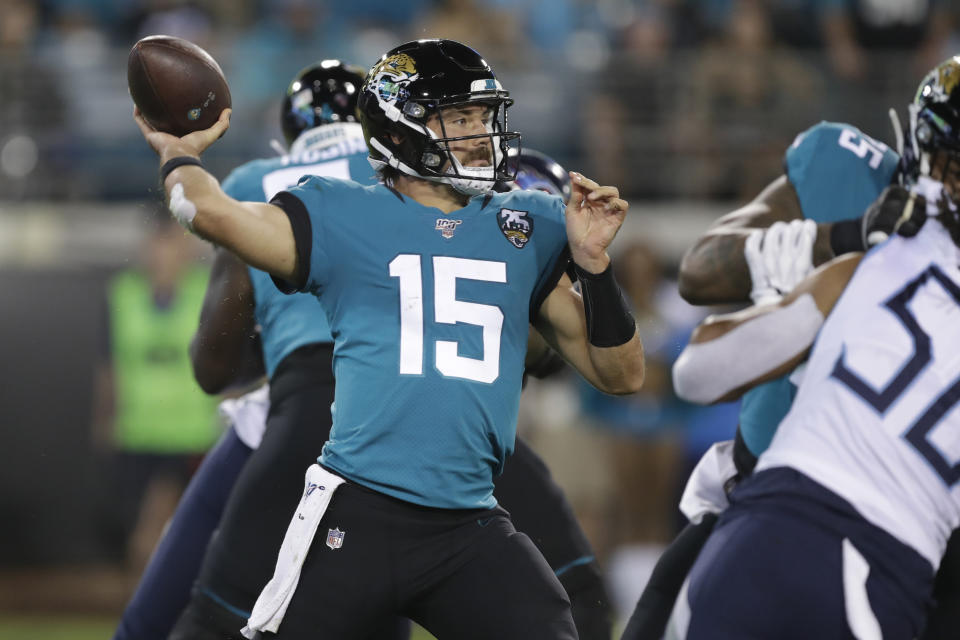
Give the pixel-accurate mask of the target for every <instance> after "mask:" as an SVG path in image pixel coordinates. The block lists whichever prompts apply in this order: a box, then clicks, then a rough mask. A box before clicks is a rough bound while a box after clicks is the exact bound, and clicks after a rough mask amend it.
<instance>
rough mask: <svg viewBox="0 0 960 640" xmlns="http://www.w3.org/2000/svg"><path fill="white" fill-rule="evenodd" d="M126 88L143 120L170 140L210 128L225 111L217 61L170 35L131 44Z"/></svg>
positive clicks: (224, 82) (226, 99) (224, 91)
mask: <svg viewBox="0 0 960 640" xmlns="http://www.w3.org/2000/svg"><path fill="white" fill-rule="evenodd" d="M127 87H128V88H129V90H130V97H132V98H133V102H134V104H136V105H137V107H138V108H139V109H140V113H141V114H142V115H143V117H144V119H145V120H146V121H147V122H148V123H149V124H150V125H151V126H152V127H153V128H154V129H157V130H158V131H165V132H167V133H172V134H173V135H175V136H185V135H186V134H188V133H190V132H192V131H199V130H201V129H208V128H210V127H211V126H212V125H213V124H214V123H215V122H216V121H217V119H218V118H219V117H220V112H221V111H223V110H224V109H226V108H227V107H229V106H230V88H229V87H228V86H227V79H226V78H225V77H224V76H223V71H222V70H221V69H220V65H218V64H217V61H216V60H214V59H213V57H212V56H211V55H210V54H209V53H207V52H206V51H204V50H203V49H201V48H200V47H198V46H197V45H195V44H193V43H192V42H190V41H188V40H184V39H182V38H175V37H173V36H148V37H146V38H143V39H142V40H140V41H138V42H137V43H136V44H135V45H133V48H132V49H131V50H130V56H129V58H128V59H127Z"/></svg>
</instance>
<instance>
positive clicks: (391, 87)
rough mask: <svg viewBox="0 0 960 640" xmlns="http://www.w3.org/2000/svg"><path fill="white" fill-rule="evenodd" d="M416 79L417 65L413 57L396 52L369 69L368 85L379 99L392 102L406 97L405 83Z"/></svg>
mask: <svg viewBox="0 0 960 640" xmlns="http://www.w3.org/2000/svg"><path fill="white" fill-rule="evenodd" d="M416 79H417V65H416V63H415V62H414V61H413V58H411V57H410V56H408V55H407V54H405V53H398V54H396V55H392V56H390V57H388V58H385V59H384V60H381V61H380V62H378V63H377V65H376V66H375V67H374V68H373V69H372V70H371V71H370V82H369V83H368V87H369V88H371V89H373V90H375V91H376V93H377V95H379V96H380V99H381V100H384V101H385V102H390V103H393V102H396V101H397V100H401V101H402V100H406V99H407V97H408V95H407V90H406V85H407V84H409V83H410V82H412V81H413V80H416Z"/></svg>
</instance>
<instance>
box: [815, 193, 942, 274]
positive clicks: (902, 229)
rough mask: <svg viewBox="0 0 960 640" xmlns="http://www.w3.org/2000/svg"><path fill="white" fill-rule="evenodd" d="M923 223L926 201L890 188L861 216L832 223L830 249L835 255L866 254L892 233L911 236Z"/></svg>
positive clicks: (925, 215)
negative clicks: (864, 252) (858, 252)
mask: <svg viewBox="0 0 960 640" xmlns="http://www.w3.org/2000/svg"><path fill="white" fill-rule="evenodd" d="M926 221H927V201H926V199H925V198H924V197H923V196H921V195H919V194H917V193H915V192H911V191H909V190H908V189H906V188H904V187H902V186H900V185H890V186H889V187H887V188H886V189H884V190H883V193H881V194H880V196H879V197H878V198H877V199H876V200H874V201H873V203H871V204H870V206H869V207H867V210H866V212H864V214H863V215H862V216H860V217H859V218H855V219H853V220H841V221H840V222H835V223H834V224H833V226H832V227H831V229H830V247H831V248H832V249H833V253H834V255H838V256H839V255H842V254H844V253H849V252H851V251H866V250H867V249H869V248H870V247H873V246H875V245H878V244H880V243H881V242H883V241H885V240H886V239H887V238H889V237H890V236H891V235H892V234H894V233H899V234H900V235H902V236H907V237H910V236H914V235H916V234H917V232H918V231H919V230H920V227H922V226H923V223H924V222H926Z"/></svg>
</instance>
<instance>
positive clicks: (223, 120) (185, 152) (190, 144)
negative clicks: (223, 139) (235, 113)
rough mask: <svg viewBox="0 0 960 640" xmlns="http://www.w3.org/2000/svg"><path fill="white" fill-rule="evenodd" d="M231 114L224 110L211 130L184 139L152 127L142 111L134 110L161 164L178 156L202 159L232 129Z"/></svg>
mask: <svg viewBox="0 0 960 640" xmlns="http://www.w3.org/2000/svg"><path fill="white" fill-rule="evenodd" d="M231 113H232V110H231V109H224V110H223V111H221V112H220V118H219V119H218V120H217V121H216V122H214V123H213V126H211V127H210V128H209V129H203V130H201V131H194V132H192V133H188V134H187V135H185V136H183V137H182V138H178V137H177V136H175V135H171V134H169V133H164V132H163V131H157V130H156V129H154V128H153V127H151V126H150V124H149V123H148V122H147V121H146V120H144V118H143V115H142V114H141V113H140V109H138V108H137V107H134V108H133V120H134V122H136V123H137V126H138V127H140V132H141V133H142V134H143V137H144V139H145V140H146V141H147V143H148V144H149V145H150V146H151V147H152V148H153V150H154V151H156V152H157V155H159V156H160V162H166V161H167V160H169V159H170V158H176V157H177V156H194V157H200V154H201V153H203V151H204V150H205V149H206V148H207V147H209V146H210V145H211V144H213V143H214V142H216V141H217V139H219V138H220V136H222V135H223V134H224V133H226V131H227V129H228V128H229V127H230V114H231Z"/></svg>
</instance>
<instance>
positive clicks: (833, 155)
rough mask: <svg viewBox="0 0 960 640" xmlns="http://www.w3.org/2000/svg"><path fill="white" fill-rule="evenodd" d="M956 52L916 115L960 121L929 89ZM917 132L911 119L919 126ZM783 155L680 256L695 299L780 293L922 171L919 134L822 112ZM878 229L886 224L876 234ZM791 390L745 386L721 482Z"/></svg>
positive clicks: (853, 241)
mask: <svg viewBox="0 0 960 640" xmlns="http://www.w3.org/2000/svg"><path fill="white" fill-rule="evenodd" d="M956 64H957V61H956V59H950V60H948V61H946V62H944V63H943V64H942V65H940V66H938V67H937V68H936V69H934V70H932V71H931V72H930V73H929V74H928V75H927V76H926V77H925V78H924V80H923V82H922V83H921V85H920V88H919V89H918V91H917V97H916V99H915V101H914V104H913V105H911V107H910V113H911V119H913V118H915V115H916V114H917V113H920V112H925V113H926V114H927V116H926V118H927V119H928V120H930V121H931V122H935V123H939V126H941V127H949V126H950V125H949V124H948V123H950V122H960V118H958V116H957V114H956V113H955V112H954V111H952V108H951V107H949V106H944V105H945V104H947V101H946V100H941V99H940V98H939V97H937V98H936V99H934V97H933V95H934V94H932V93H931V90H930V89H926V90H925V89H924V87H926V86H928V85H930V83H931V81H932V79H934V78H939V77H942V76H943V77H949V76H951V75H952V74H953V73H954V72H953V69H955V68H956ZM922 121H923V120H921V122H922ZM915 134H916V130H915V128H913V127H911V136H915ZM922 135H923V134H922ZM911 139H912V140H913V139H915V138H913V137H912V138H911ZM929 144H931V145H934V144H936V145H940V146H941V147H946V148H949V147H950V145H952V144H953V143H952V142H951V141H950V139H949V137H948V136H947V135H941V136H939V137H937V139H936V141H935V142H934V141H933V140H931V141H929ZM784 164H785V167H786V174H785V175H784V176H782V177H781V178H780V179H778V180H777V181H775V182H774V183H772V184H771V185H770V186H769V187H768V188H767V189H765V190H764V191H763V192H762V193H761V194H760V195H759V196H758V197H757V198H756V199H755V200H754V201H753V202H752V203H750V204H749V205H747V206H746V207H743V208H742V209H740V210H738V211H735V212H733V213H731V214H729V215H727V216H725V217H724V218H722V219H721V220H719V221H718V222H717V223H716V224H715V225H714V227H713V228H712V229H711V230H710V231H708V232H707V233H706V234H704V235H703V236H702V237H701V238H700V240H699V241H698V242H697V244H696V245H695V246H694V247H692V248H691V249H690V251H689V252H688V253H687V255H686V256H685V257H684V261H683V263H682V269H681V279H680V289H681V293H683V295H684V296H686V297H687V298H688V299H689V300H691V301H692V302H696V303H700V304H705V303H718V302H742V301H745V300H753V301H755V302H757V303H769V302H775V301H776V300H778V299H779V298H780V297H782V296H783V295H784V294H786V293H788V292H789V291H790V290H791V289H792V288H793V286H794V285H795V284H796V283H797V282H799V281H800V280H801V279H802V278H803V277H804V275H806V273H808V272H809V271H810V270H811V269H812V267H813V265H817V264H821V263H823V262H824V261H826V260H828V259H830V258H831V257H832V256H834V255H843V254H845V253H848V252H852V251H862V250H864V249H866V248H868V247H869V246H870V245H871V244H872V243H875V242H877V241H879V240H880V239H881V238H883V237H885V236H886V235H888V234H889V233H890V232H891V231H892V230H893V229H894V227H895V225H897V224H898V221H899V219H900V216H901V213H902V211H903V208H904V206H905V203H906V197H905V192H904V190H903V189H902V188H900V187H897V186H893V187H890V188H886V187H887V185H890V184H891V183H892V182H895V181H897V180H901V179H902V180H904V181H905V182H907V183H912V182H913V181H914V180H915V179H916V176H917V175H918V172H919V171H920V169H919V164H920V160H919V158H918V152H917V151H914V149H913V145H912V144H910V145H909V146H907V147H906V153H905V156H904V158H903V159H901V158H900V156H899V155H898V154H896V153H895V152H893V151H892V150H890V149H889V148H888V147H887V146H886V145H884V144H883V143H880V142H878V141H876V140H874V139H872V138H869V137H867V136H866V135H865V134H863V133H862V132H860V131H858V130H857V129H855V128H853V127H851V126H850V125H842V124H832V123H820V124H818V125H816V126H815V127H813V128H811V129H810V130H808V131H806V132H804V133H803V134H801V135H799V136H798V137H797V139H796V141H795V142H794V144H793V145H792V146H791V147H790V149H788V150H787V153H786V159H785V163H784ZM874 199H875V200H876V202H873V200H874ZM801 221H803V222H801ZM814 222H816V223H817V224H816V226H815V227H814V226H813V223H814ZM873 232H879V235H874V236H871V234H872V233H873ZM751 238H752V240H751ZM795 393H796V380H794V379H793V378H792V376H790V375H784V376H782V377H780V378H778V379H776V380H773V381H769V382H766V383H764V384H761V385H758V386H756V388H753V389H750V390H749V391H747V392H746V393H745V394H744V396H743V399H742V404H741V412H740V421H739V425H738V430H737V437H736V442H735V443H734V445H733V446H732V447H728V448H726V449H725V452H724V456H723V457H727V456H732V458H733V462H735V463H736V464H735V468H734V466H731V467H730V468H729V469H730V471H729V475H728V476H726V477H720V478H718V479H716V480H717V481H718V482H719V483H721V484H723V483H724V482H728V483H729V484H728V485H727V487H726V488H727V489H729V488H730V486H732V483H733V482H735V479H736V478H735V477H734V476H736V477H743V476H746V475H748V474H749V473H750V472H751V471H752V470H753V466H754V465H755V463H756V456H757V455H759V454H760V453H762V452H763V451H764V450H765V449H766V447H767V446H768V445H769V443H770V441H771V439H772V438H773V435H774V433H775V431H776V428H777V425H778V424H779V423H780V421H781V420H782V418H783V416H785V415H786V413H787V411H788V410H789V408H790V406H791V404H792V402H793V399H794V396H795ZM721 494H722V491H721ZM712 510H713V511H714V512H718V511H719V510H720V509H719V508H714V509H712ZM707 511H709V510H707ZM688 515H692V514H689V513H688ZM694 520H695V522H694V523H692V524H691V525H690V526H688V528H687V529H686V530H685V531H684V532H682V533H681V535H680V536H679V538H678V539H677V542H676V543H675V544H674V545H673V546H672V547H671V548H670V549H669V550H668V551H667V552H666V553H665V554H664V557H663V559H662V560H661V563H660V566H659V567H658V569H657V570H656V571H655V572H654V575H653V578H652V579H651V581H650V583H649V584H648V586H647V588H646V589H645V591H644V594H643V596H642V597H641V599H640V601H639V602H638V604H637V608H636V610H635V612H634V614H633V616H632V617H631V620H630V622H629V624H628V626H627V629H626V630H625V633H624V638H625V639H626V638H629V639H631V640H636V639H639V638H650V637H658V636H659V634H660V633H662V630H663V626H664V624H665V622H666V617H667V610H669V609H670V608H672V605H671V604H670V603H671V601H672V600H673V599H674V597H675V596H676V593H677V590H678V589H679V588H680V585H681V583H682V582H683V579H684V576H685V575H686V572H687V570H689V568H690V566H691V565H692V563H693V561H694V559H695V558H696V555H697V553H698V552H699V549H700V546H701V545H702V544H703V542H704V541H705V539H706V536H707V535H708V534H709V531H710V529H711V527H712V526H713V524H714V522H715V513H714V514H710V513H707V512H706V511H704V512H701V513H698V514H697V515H696V517H695V518H694ZM955 547H956V545H955V544H954V545H951V546H950V550H951V551H950V553H949V554H948V560H947V561H946V562H945V563H944V565H943V570H942V571H941V578H939V579H938V583H937V585H938V587H937V591H936V593H935V595H936V597H937V598H938V599H939V600H940V601H941V606H939V607H937V609H936V611H935V613H934V615H933V617H932V618H931V624H930V625H929V627H928V630H927V636H926V637H931V638H935V637H949V636H943V635H940V634H944V633H950V632H949V631H947V629H949V628H951V627H952V625H953V622H952V620H953V615H952V613H951V612H954V611H956V610H957V609H956V607H955V606H953V604H954V603H955V602H956V601H957V598H958V592H957V587H958V585H957V583H956V579H955V578H954V577H953V574H955V573H956V571H957V569H956V567H954V563H955V562H957V559H956V557H955V554H956V551H955ZM942 616H946V618H944V617H942Z"/></svg>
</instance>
